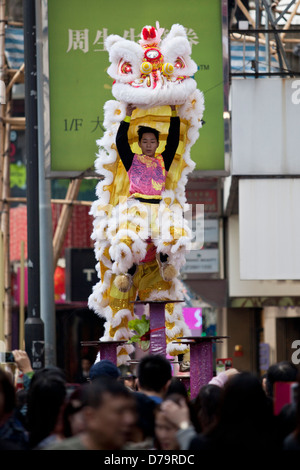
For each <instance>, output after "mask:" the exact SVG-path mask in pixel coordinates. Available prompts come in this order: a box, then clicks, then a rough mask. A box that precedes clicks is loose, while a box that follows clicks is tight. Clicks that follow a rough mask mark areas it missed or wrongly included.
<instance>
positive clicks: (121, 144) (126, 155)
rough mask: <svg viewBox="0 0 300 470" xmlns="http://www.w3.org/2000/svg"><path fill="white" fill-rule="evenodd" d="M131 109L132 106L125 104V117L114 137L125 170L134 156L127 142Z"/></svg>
mask: <svg viewBox="0 0 300 470" xmlns="http://www.w3.org/2000/svg"><path fill="white" fill-rule="evenodd" d="M133 109H134V108H133V107H130V106H127V109H126V118H125V119H124V121H122V122H121V123H120V126H119V129H118V132H117V137H116V146H117V149H118V152H119V155H120V158H121V160H122V163H123V165H124V167H125V169H126V171H128V170H129V169H130V167H131V164H132V160H133V156H134V153H133V152H132V150H131V147H130V145H129V142H128V129H129V124H130V119H131V114H132V111H133Z"/></svg>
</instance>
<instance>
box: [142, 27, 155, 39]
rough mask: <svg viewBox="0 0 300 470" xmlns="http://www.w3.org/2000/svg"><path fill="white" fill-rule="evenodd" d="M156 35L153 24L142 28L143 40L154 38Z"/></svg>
mask: <svg viewBox="0 0 300 470" xmlns="http://www.w3.org/2000/svg"><path fill="white" fill-rule="evenodd" d="M155 37H156V30H155V28H154V26H152V27H151V28H143V38H144V39H145V40H147V39H150V38H152V39H154V38H155Z"/></svg>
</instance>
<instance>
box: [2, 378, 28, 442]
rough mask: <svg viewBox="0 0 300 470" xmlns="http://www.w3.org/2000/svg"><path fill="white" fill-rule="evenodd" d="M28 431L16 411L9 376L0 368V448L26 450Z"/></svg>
mask: <svg viewBox="0 0 300 470" xmlns="http://www.w3.org/2000/svg"><path fill="white" fill-rule="evenodd" d="M28 448H29V447H28V433H27V430H26V429H25V427H24V426H23V424H22V422H21V421H20V420H19V418H18V416H17V413H16V390H15V386H14V383H13V381H12V378H11V376H10V375H9V374H8V373H7V372H6V371H5V370H3V369H0V449H1V450H5V449H6V450H27V449H28Z"/></svg>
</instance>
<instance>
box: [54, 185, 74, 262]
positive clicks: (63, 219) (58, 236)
mask: <svg viewBox="0 0 300 470" xmlns="http://www.w3.org/2000/svg"><path fill="white" fill-rule="evenodd" d="M80 184H81V179H74V180H72V181H71V182H70V184H69V187H68V191H67V194H66V200H67V201H74V200H75V199H76V198H77V196H78V193H79V189H80ZM72 212H73V206H72V205H71V204H69V203H68V204H66V205H64V206H63V208H62V211H61V213H60V216H59V220H58V223H57V227H56V230H55V234H54V238H53V264H54V269H55V267H56V265H57V262H58V259H59V256H60V253H61V250H62V247H63V244H64V240H65V236H66V233H67V230H68V226H69V223H70V220H71V218H72Z"/></svg>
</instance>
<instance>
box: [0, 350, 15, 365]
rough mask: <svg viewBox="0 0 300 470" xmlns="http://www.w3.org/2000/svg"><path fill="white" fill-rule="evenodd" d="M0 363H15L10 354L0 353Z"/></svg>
mask: <svg viewBox="0 0 300 470" xmlns="http://www.w3.org/2000/svg"><path fill="white" fill-rule="evenodd" d="M0 362H2V363H3V362H15V358H14V355H13V353H12V352H1V353H0Z"/></svg>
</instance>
